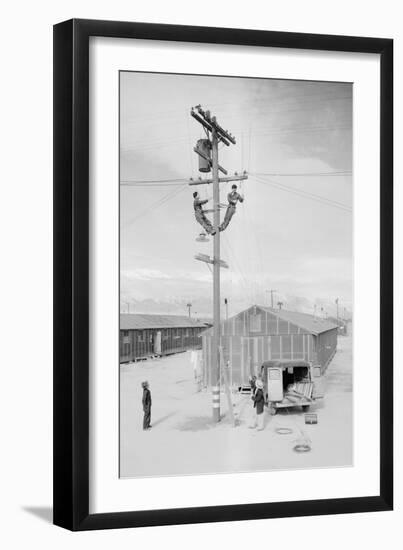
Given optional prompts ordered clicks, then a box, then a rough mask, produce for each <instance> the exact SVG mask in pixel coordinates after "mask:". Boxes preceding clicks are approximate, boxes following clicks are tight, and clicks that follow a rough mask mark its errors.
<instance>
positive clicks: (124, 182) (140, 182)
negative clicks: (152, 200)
mask: <svg viewBox="0 0 403 550" xmlns="http://www.w3.org/2000/svg"><path fill="white" fill-rule="evenodd" d="M187 181H188V180H187V179H185V178H181V179H179V178H176V179H168V180H122V181H121V182H120V185H121V186H123V187H129V186H131V187H142V186H145V187H147V186H153V185H155V186H161V185H172V184H174V185H182V184H183V183H185V182H187Z"/></svg>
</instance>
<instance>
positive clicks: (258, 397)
mask: <svg viewBox="0 0 403 550" xmlns="http://www.w3.org/2000/svg"><path fill="white" fill-rule="evenodd" d="M252 399H253V407H254V408H255V411H256V423H255V426H257V429H258V430H259V431H261V430H263V429H264V414H263V413H264V394H263V381H262V380H261V379H260V378H258V379H257V380H256V391H255V393H254V395H253V396H252Z"/></svg>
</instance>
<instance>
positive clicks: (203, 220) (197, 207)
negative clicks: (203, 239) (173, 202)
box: [193, 191, 215, 235]
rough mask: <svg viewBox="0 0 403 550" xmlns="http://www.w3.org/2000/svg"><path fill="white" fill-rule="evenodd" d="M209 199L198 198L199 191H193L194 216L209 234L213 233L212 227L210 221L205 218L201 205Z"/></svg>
mask: <svg viewBox="0 0 403 550" xmlns="http://www.w3.org/2000/svg"><path fill="white" fill-rule="evenodd" d="M209 200H210V199H204V200H202V199H200V197H199V193H198V192H197V191H195V192H194V193H193V208H194V211H195V218H196V220H197V221H198V222H199V224H200V225H201V226H202V227H203V229H205V230H206V233H208V234H209V235H215V231H214V228H213V226H212V224H211V221H210V220H209V219H208V218H207V216H206V214H205V213H204V210H203V208H202V206H203V205H204V204H207V203H208V201H209Z"/></svg>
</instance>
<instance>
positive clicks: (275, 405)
mask: <svg viewBox="0 0 403 550" xmlns="http://www.w3.org/2000/svg"><path fill="white" fill-rule="evenodd" d="M261 377H262V380H263V384H264V390H265V396H266V401H267V403H268V406H269V411H270V413H271V414H276V412H277V410H278V409H281V408H289V407H302V409H303V410H304V411H307V410H308V409H309V407H310V405H312V403H314V402H315V400H316V399H320V398H322V397H324V380H323V376H322V369H321V366H320V365H314V364H313V363H312V362H309V361H265V362H264V363H263V365H262V367H261Z"/></svg>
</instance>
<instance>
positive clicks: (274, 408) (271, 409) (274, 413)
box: [269, 405, 277, 416]
mask: <svg viewBox="0 0 403 550" xmlns="http://www.w3.org/2000/svg"><path fill="white" fill-rule="evenodd" d="M269 412H270V414H271V415H272V416H275V415H276V413H277V409H276V407H273V405H270V407H269Z"/></svg>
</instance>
